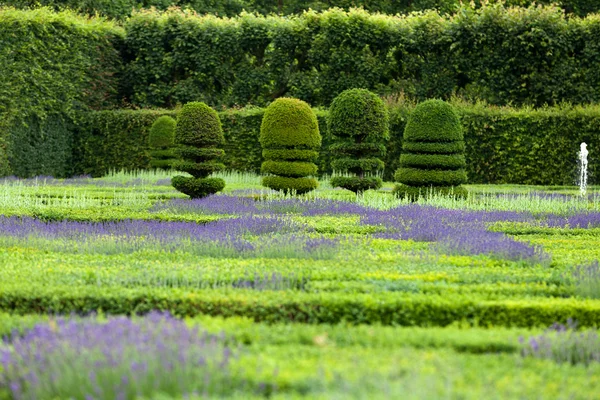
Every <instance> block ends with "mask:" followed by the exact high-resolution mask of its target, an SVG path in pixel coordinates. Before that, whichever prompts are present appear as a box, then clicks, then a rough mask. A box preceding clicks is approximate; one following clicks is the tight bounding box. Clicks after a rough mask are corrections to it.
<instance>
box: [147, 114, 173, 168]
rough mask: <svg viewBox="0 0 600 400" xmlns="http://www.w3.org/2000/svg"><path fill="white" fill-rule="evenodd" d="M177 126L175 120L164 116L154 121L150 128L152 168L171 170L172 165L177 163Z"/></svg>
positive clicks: (149, 142) (149, 143) (149, 140)
mask: <svg viewBox="0 0 600 400" xmlns="http://www.w3.org/2000/svg"><path fill="white" fill-rule="evenodd" d="M176 125H177V122H176V121H175V120H174V119H173V118H171V117H169V116H167V115H164V116H162V117H159V118H158V119H157V120H156V121H154V123H153V124H152V126H151V127H150V132H149V135H148V146H149V147H150V149H151V150H150V167H151V168H160V169H171V165H172V164H173V163H174V162H175V161H177V158H176V157H175V154H174V153H173V145H174V144H175V126H176Z"/></svg>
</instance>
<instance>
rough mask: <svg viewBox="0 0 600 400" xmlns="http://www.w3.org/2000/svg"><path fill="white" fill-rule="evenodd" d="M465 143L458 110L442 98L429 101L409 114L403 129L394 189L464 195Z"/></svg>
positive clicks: (399, 192)
mask: <svg viewBox="0 0 600 400" xmlns="http://www.w3.org/2000/svg"><path fill="white" fill-rule="evenodd" d="M465 167H466V162H465V143H464V138H463V130H462V125H461V124H460V119H459V116H458V114H457V113H456V110H454V108H453V107H452V106H451V105H450V104H448V103H446V102H445V101H442V100H427V101H425V102H423V103H421V104H419V105H418V106H417V107H416V108H415V110H414V111H413V112H412V114H411V115H410V117H409V119H408V122H407V124H406V127H405V129H404V142H403V144H402V155H401V156H400V168H399V169H398V170H397V171H396V174H395V175H394V177H395V179H396V181H397V182H400V185H397V186H396V188H395V189H394V192H395V193H396V194H397V195H398V196H400V197H409V198H413V199H414V198H417V197H419V196H428V195H431V194H449V195H453V196H458V197H465V196H466V195H467V191H466V189H465V188H463V187H462V186H460V185H461V184H463V183H465V182H466V181H467V175H466V172H465Z"/></svg>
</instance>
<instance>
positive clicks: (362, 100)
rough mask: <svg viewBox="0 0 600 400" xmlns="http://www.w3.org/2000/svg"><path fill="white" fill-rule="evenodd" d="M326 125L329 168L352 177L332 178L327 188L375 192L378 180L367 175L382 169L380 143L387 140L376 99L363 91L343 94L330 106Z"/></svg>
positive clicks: (384, 111) (386, 125)
mask: <svg viewBox="0 0 600 400" xmlns="http://www.w3.org/2000/svg"><path fill="white" fill-rule="evenodd" d="M327 125H328V127H329V133H330V134H331V135H332V138H333V144H332V145H331V147H330V151H331V153H332V154H333V155H334V157H335V158H334V160H333V161H332V162H331V167H332V168H333V170H334V171H336V172H344V173H350V174H353V175H355V176H336V177H334V178H332V179H331V185H332V186H333V187H342V188H344V189H348V190H351V191H353V192H355V193H362V192H364V191H365V190H369V189H379V188H380V187H381V185H382V181H381V179H380V178H378V177H375V176H367V175H368V174H375V173H376V172H378V171H381V170H383V168H384V166H385V165H384V163H383V161H381V159H380V157H382V156H384V155H385V152H386V149H385V145H384V142H385V141H386V140H388V139H389V115H388V111H387V108H386V107H385V104H384V103H383V101H382V100H381V99H380V98H379V96H377V95H376V94H375V93H372V92H370V91H368V90H366V89H349V90H345V91H343V92H342V93H340V94H339V95H338V96H337V97H336V98H335V99H334V100H333V102H332V103H331V107H330V108H329V116H328V119H327Z"/></svg>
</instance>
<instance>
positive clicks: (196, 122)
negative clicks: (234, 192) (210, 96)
mask: <svg viewBox="0 0 600 400" xmlns="http://www.w3.org/2000/svg"><path fill="white" fill-rule="evenodd" d="M224 142H225V139H224V137H223V128H222V127H221V120H220V119H219V115H218V114H217V112H216V111H215V110H213V109H212V108H210V107H209V106H207V105H206V104H204V103H201V102H192V103H188V104H186V105H184V106H183V108H182V109H181V111H180V113H179V115H178V118H177V126H176V129H175V143H176V144H177V148H176V149H175V150H174V153H175V154H176V155H178V156H179V157H181V158H182V160H180V161H176V162H174V163H173V168H174V169H177V170H178V171H184V172H187V173H189V174H190V175H192V177H185V176H175V177H173V178H172V179H171V184H172V185H173V187H174V188H175V189H177V190H178V191H180V192H182V193H185V194H187V195H188V196H190V197H191V198H193V199H195V198H200V197H206V196H208V195H209V194H213V193H216V192H219V191H221V190H223V188H224V187H225V181H224V180H223V179H220V178H208V176H209V175H210V174H212V173H213V172H216V171H220V170H222V169H224V168H225V165H223V164H222V163H220V162H217V161H216V159H217V158H218V157H221V156H223V154H225V152H224V151H223V150H222V149H219V148H217V146H218V145H221V144H223V143H224Z"/></svg>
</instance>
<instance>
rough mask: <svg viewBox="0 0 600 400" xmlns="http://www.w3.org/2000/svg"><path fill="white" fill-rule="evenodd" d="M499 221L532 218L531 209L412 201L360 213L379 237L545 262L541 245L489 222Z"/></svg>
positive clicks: (458, 250)
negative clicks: (462, 207)
mask: <svg viewBox="0 0 600 400" xmlns="http://www.w3.org/2000/svg"><path fill="white" fill-rule="evenodd" d="M498 221H512V222H529V221H533V216H532V215H531V214H529V213H517V212H512V211H493V212H490V211H469V210H449V209H443V208H436V207H432V206H422V205H417V204H411V205H407V206H402V207H397V208H393V209H391V210H387V211H380V210H372V211H369V212H367V213H364V214H363V215H361V224H363V225H372V226H375V227H378V228H379V229H380V232H378V233H376V234H375V236H376V237H381V238H388V239H404V240H415V241H424V242H437V248H438V249H439V250H442V251H444V252H449V253H452V254H493V255H497V256H500V257H503V258H506V259H511V260H530V261H535V262H544V261H547V260H548V259H549V256H548V255H547V254H545V253H543V252H542V251H541V249H539V248H536V247H532V246H530V245H529V244H527V243H523V242H519V241H516V240H514V239H512V238H510V237H509V236H506V235H505V234H503V233H501V232H491V231H489V230H488V225H489V224H491V223H493V222H498Z"/></svg>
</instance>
